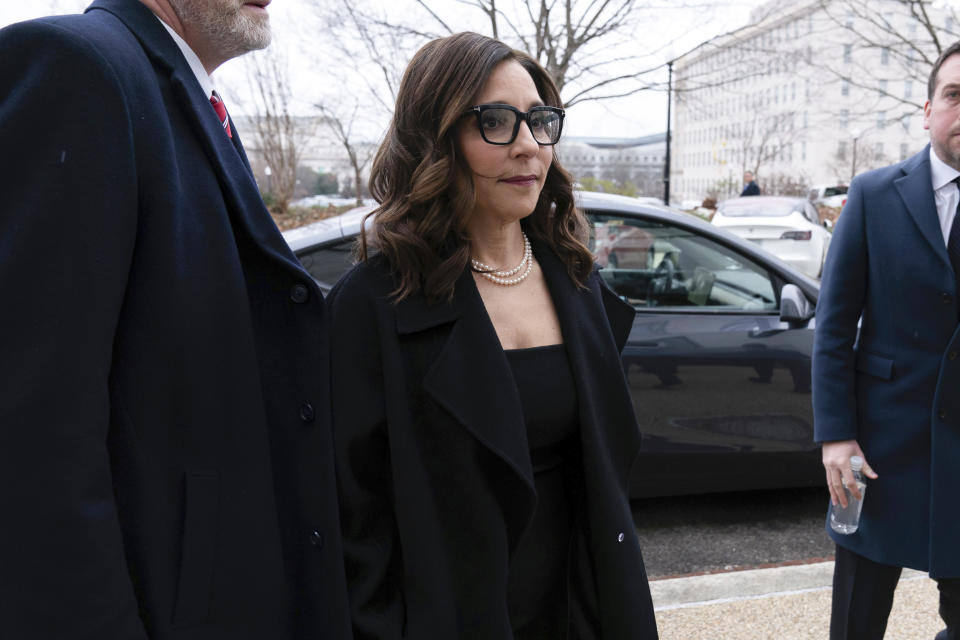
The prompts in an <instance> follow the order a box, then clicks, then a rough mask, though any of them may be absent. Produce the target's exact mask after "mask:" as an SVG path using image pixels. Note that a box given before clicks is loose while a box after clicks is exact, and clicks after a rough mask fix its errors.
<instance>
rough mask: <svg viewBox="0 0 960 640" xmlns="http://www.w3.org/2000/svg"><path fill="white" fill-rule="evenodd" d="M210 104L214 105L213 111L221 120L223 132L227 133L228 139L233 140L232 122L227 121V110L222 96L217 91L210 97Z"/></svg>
mask: <svg viewBox="0 0 960 640" xmlns="http://www.w3.org/2000/svg"><path fill="white" fill-rule="evenodd" d="M210 104H212V105H213V110H214V111H216V112H217V117H218V118H220V124H222V125H223V130H224V131H226V132H227V137H228V138H232V137H233V134H232V133H231V132H230V120H228V119H227V108H226V107H225V106H224V104H223V100H222V99H221V98H220V94H219V93H217V92H216V91H214V92H213V95H212V96H210Z"/></svg>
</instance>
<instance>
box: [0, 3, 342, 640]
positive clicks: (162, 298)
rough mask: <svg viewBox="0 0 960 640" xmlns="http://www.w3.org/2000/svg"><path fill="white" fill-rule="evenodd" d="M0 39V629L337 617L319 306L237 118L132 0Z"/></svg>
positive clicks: (244, 634)
mask: <svg viewBox="0 0 960 640" xmlns="http://www.w3.org/2000/svg"><path fill="white" fill-rule="evenodd" d="M0 60H2V63H0V149H2V154H0V638H11V639H12V638H16V639H17V640H29V639H32V638H38V639H50V638H96V639H97V640H131V639H136V638H147V637H149V638H154V639H157V640H160V639H183V640H187V639H197V640H200V639H202V640H237V639H247V638H249V639H257V640H263V639H266V638H269V639H270V640H274V639H285V638H294V637H297V638H310V639H312V640H316V639H318V638H336V639H338V640H339V639H343V638H349V637H350V630H349V627H348V624H349V621H348V618H347V615H346V609H347V604H346V603H347V600H346V590H345V587H344V580H343V568H342V566H343V565H342V554H341V551H340V546H339V535H338V531H339V524H338V515H337V506H336V493H335V489H334V475H333V462H332V444H331V440H330V431H329V429H328V426H327V421H326V420H327V418H326V416H327V410H326V407H325V404H326V393H327V387H328V382H327V378H326V371H327V370H326V366H325V364H324V363H325V355H326V331H325V326H324V317H325V316H324V313H323V301H322V299H321V296H320V293H319V292H318V291H317V289H316V287H315V285H314V283H313V282H312V280H311V279H310V277H309V275H308V274H307V273H306V272H304V271H303V269H302V268H301V267H300V266H299V264H298V263H297V261H296V259H295V258H294V257H293V255H292V254H291V253H290V251H289V249H288V248H287V246H286V245H285V243H284V242H283V239H282V237H281V235H280V234H279V232H278V231H277V229H276V227H275V226H274V225H273V223H272V221H271V219H270V217H269V215H268V213H267V211H266V210H265V208H264V206H263V203H262V201H261V200H260V197H259V194H258V192H257V187H256V184H255V182H254V180H253V177H252V175H251V173H250V170H249V166H248V165H247V162H246V158H245V156H244V154H243V149H242V147H241V145H240V141H239V138H237V137H234V138H233V140H232V141H231V140H230V139H228V138H227V137H226V136H225V135H224V131H223V128H222V127H221V126H220V122H219V120H218V119H217V116H216V114H215V113H214V111H213V108H212V107H211V105H210V103H209V102H208V99H207V97H206V96H205V95H204V94H203V91H202V90H201V89H200V86H199V84H198V82H197V79H196V77H195V76H194V75H193V73H192V72H191V70H190V68H189V66H188V65H187V63H186V61H185V60H184V58H183V56H182V54H181V53H180V50H179V49H178V48H177V46H176V44H175V43H174V41H173V40H172V39H171V38H170V35H169V34H168V33H167V31H166V30H165V29H164V28H163V26H162V25H161V24H160V22H159V21H158V19H157V18H156V17H155V16H154V15H153V14H152V13H151V12H150V11H149V10H148V9H147V8H146V7H145V6H144V5H142V4H141V3H140V2H138V1H137V0H98V1H97V2H96V3H94V4H93V5H92V7H91V8H90V9H88V10H87V13H86V14H84V15H82V16H68V17H58V18H50V19H43V20H37V21H31V22H26V23H21V24H17V25H13V26H11V27H8V28H6V29H4V30H3V31H2V32H0Z"/></svg>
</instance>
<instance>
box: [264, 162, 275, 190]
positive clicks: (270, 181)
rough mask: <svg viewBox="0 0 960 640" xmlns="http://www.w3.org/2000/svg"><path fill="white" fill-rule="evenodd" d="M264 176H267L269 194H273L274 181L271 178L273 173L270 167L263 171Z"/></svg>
mask: <svg viewBox="0 0 960 640" xmlns="http://www.w3.org/2000/svg"><path fill="white" fill-rule="evenodd" d="M263 174H264V175H265V176H267V193H273V184H272V183H273V180H272V178H271V177H270V176H272V175H273V171H272V170H271V169H270V165H267V166H266V168H264V170H263Z"/></svg>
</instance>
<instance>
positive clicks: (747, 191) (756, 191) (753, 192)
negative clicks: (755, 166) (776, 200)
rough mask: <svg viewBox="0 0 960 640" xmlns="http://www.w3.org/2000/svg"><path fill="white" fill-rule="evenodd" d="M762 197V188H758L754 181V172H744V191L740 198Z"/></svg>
mask: <svg viewBox="0 0 960 640" xmlns="http://www.w3.org/2000/svg"><path fill="white" fill-rule="evenodd" d="M758 195H760V187H758V186H757V183H756V182H755V181H754V179H753V172H752V171H744V172H743V191H741V192H740V197H743V196H758Z"/></svg>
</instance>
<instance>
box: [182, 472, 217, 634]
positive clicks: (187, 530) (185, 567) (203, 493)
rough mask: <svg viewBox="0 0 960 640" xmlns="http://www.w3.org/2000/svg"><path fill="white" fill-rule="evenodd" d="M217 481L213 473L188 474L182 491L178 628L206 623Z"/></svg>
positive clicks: (212, 556)
mask: <svg viewBox="0 0 960 640" xmlns="http://www.w3.org/2000/svg"><path fill="white" fill-rule="evenodd" d="M219 491H220V480H219V478H218V476H217V473H216V472H215V471H197V472H188V473H187V475H186V479H185V488H184V515H183V540H182V543H183V547H182V551H181V556H180V580H179V583H178V586H177V603H176V606H175V607H174V610H173V624H174V626H175V627H177V628H181V629H182V628H187V627H193V626H196V625H198V624H202V623H204V622H206V620H207V616H208V613H209V608H210V589H211V587H212V584H213V566H214V559H215V557H216V551H217V550H216V540H217V503H218V498H219Z"/></svg>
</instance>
